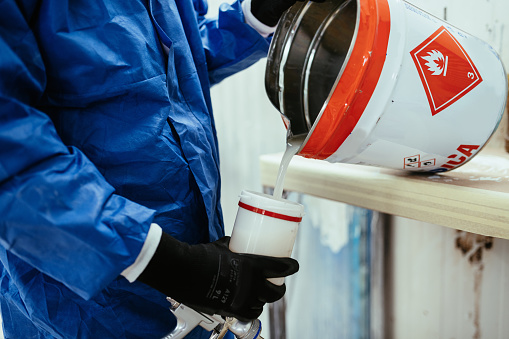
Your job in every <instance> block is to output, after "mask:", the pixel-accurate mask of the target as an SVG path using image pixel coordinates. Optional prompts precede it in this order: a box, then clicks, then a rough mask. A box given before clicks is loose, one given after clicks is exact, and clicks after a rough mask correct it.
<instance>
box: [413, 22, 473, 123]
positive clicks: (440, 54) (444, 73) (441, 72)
mask: <svg viewBox="0 0 509 339" xmlns="http://www.w3.org/2000/svg"><path fill="white" fill-rule="evenodd" d="M410 54H411V55H412V59H413V60H414V63H415V66H416V67H417V71H418V72H419V76H420V77H421V81H422V84H423V85H424V90H425V91H426V96H427V97H428V101H429V105H430V108H431V113H432V114H433V115H435V114H437V113H439V112H441V111H443V110H444V109H446V108H447V107H449V106H450V105H452V104H453V103H455V102H456V101H458V100H459V99H461V98H462V97H463V96H464V95H466V94H467V93H468V92H470V91H471V90H472V89H474V88H475V87H476V86H477V85H479V84H480V83H481V82H482V78H481V75H480V74H479V72H478V71H477V68H476V67H475V65H474V63H473V62H472V60H471V59H470V57H469V56H468V54H467V52H466V51H465V50H464V49H463V47H462V46H461V45H460V43H459V42H458V40H456V39H455V38H454V37H453V35H452V34H451V33H450V32H449V31H448V30H447V29H446V28H445V27H443V26H442V27H440V28H439V29H438V30H437V31H436V32H435V33H433V34H432V35H431V36H430V37H429V38H427V39H426V40H424V41H423V42H422V43H421V44H420V45H419V46H417V47H416V48H415V49H414V50H412V51H411V52H410Z"/></svg>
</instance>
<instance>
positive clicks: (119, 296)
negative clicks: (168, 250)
mask: <svg viewBox="0 0 509 339" xmlns="http://www.w3.org/2000/svg"><path fill="white" fill-rule="evenodd" d="M206 11H207V4H206V2H205V0H72V1H70V0H18V1H14V0H3V1H0V245H1V246H0V261H1V266H2V267H1V273H0V274H1V275H0V289H1V298H0V301H1V313H2V318H3V327H4V332H5V336H6V338H16V339H26V338H54V337H55V338H82V337H90V338H102V339H104V338H160V337H162V336H163V335H165V334H167V333H168V332H169V331H171V330H172V328H173V327H174V326H175V319H174V318H173V316H172V315H171V313H170V311H169V309H168V306H169V305H168V303H167V302H166V300H165V296H163V295H161V294H160V293H159V292H157V291H156V290H154V289H151V288H149V287H148V286H146V285H144V284H142V283H138V282H134V283H129V282H128V281H127V280H126V279H125V278H123V277H119V274H120V273H121V272H122V271H123V270H124V269H125V268H126V267H128V266H129V265H131V264H132V263H133V262H134V261H135V259H136V257H137V256H138V254H139V252H140V249H141V248H142V246H143V243H144V240H145V237H146V234H147V231H148V229H149V226H150V224H151V223H157V224H159V225H160V226H161V227H162V228H163V230H164V231H165V232H168V233H169V234H171V235H172V236H174V237H176V238H178V239H180V240H182V241H186V242H189V243H199V242H208V241H214V240H216V239H218V238H219V237H221V236H223V233H224V232H223V226H222V217H221V210H220V206H219V195H220V193H219V186H220V180H219V157H218V150H217V139H216V134H215V133H216V132H215V128H214V120H213V117H212V108H211V101H210V93H209V89H210V85H211V84H214V83H217V82H219V81H221V80H222V79H224V78H225V77H227V76H229V75H231V74H233V73H235V72H237V71H239V70H242V69H244V68H246V67H248V66H249V65H251V64H253V63H254V62H255V61H257V60H259V59H260V58H261V57H264V56H266V53H267V50H268V41H267V40H266V39H264V38H263V37H262V36H261V35H259V34H258V33H257V32H256V31H255V30H254V29H252V28H251V27H249V26H248V25H247V24H245V23H244V18H243V13H242V9H241V4H240V3H239V2H234V3H233V4H232V5H227V4H224V5H223V6H222V7H221V10H220V13H219V15H218V17H217V18H216V19H214V20H212V19H206V18H205V17H204V15H205V13H206ZM175 273H176V274H178V272H175ZM198 332H200V331H197V332H195V334H194V336H190V337H192V338H203V337H208V336H206V334H204V333H202V334H200V333H198Z"/></svg>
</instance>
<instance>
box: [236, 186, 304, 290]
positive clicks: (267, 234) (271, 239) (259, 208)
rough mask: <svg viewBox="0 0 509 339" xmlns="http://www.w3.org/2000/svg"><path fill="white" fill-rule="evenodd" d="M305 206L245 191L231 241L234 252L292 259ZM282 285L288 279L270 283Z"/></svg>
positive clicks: (278, 279)
mask: <svg viewBox="0 0 509 339" xmlns="http://www.w3.org/2000/svg"><path fill="white" fill-rule="evenodd" d="M303 216H304V206H303V205H301V204H298V203H296V202H292V201H289V200H285V199H275V198H274V197H273V196H271V195H267V194H263V193H256V192H251V191H242V193H241V194H240V199H239V209H238V211H237V217H236V218H235V223H234V226H233V231H232V235H231V239H230V250H232V251H233V252H237V253H250V254H259V255H265V256H271V257H277V258H288V257H290V256H291V254H292V250H293V245H294V244H295V239H296V237H297V231H298V228H299V223H300V222H301V220H302V217H303ZM268 280H269V281H271V282H273V283H274V284H276V285H282V284H283V282H284V278H271V279H268Z"/></svg>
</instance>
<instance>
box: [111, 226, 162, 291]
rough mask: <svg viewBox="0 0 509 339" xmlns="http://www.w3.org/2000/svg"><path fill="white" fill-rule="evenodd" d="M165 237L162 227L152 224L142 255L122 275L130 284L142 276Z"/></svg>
mask: <svg viewBox="0 0 509 339" xmlns="http://www.w3.org/2000/svg"><path fill="white" fill-rule="evenodd" d="M162 235H163V230H162V229H161V226H159V225H158V224H151V225H150V229H149V230H148V234H147V238H146V239H145V242H144V243H143V247H142V248H141V251H140V254H138V257H137V258H136V260H135V261H134V264H132V265H131V266H129V267H128V268H126V269H125V270H124V271H122V273H120V274H121V275H123V276H124V277H125V278H126V279H127V280H129V282H133V281H135V280H136V279H138V277H139V276H140V274H141V272H143V270H145V268H146V267H147V265H148V263H149V262H150V260H151V259H152V257H153V256H154V253H155V252H156V249H157V246H159V242H160V241H161V236H162Z"/></svg>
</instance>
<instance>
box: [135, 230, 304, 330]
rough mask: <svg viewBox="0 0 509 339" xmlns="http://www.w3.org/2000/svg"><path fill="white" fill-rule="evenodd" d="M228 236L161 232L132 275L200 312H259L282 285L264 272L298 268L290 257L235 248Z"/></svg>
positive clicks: (247, 315)
mask: <svg viewBox="0 0 509 339" xmlns="http://www.w3.org/2000/svg"><path fill="white" fill-rule="evenodd" d="M229 241H230V238H229V237H224V238H221V239H220V240H218V241H215V242H212V243H208V244H199V245H188V244H186V243H183V242H180V241H178V240H176V239H175V238H173V237H171V236H170V235H168V234H166V233H163V235H162V238H161V242H160V243H159V246H158V248H157V250H156V252H155V254H154V256H153V257H152V259H151V261H150V263H149V264H148V266H147V267H146V268H145V270H144V271H143V272H142V274H141V275H140V276H139V277H138V279H137V280H138V281H141V282H143V283H145V284H147V285H149V286H151V287H153V288H155V289H157V290H158V291H160V292H161V293H163V294H165V295H167V296H170V297H172V298H174V299H175V300H177V301H179V302H181V303H183V304H185V305H187V306H189V307H191V308H193V309H195V310H197V311H200V312H203V313H207V314H219V315H222V316H233V317H236V318H237V319H239V320H243V321H247V320H251V319H256V318H258V317H259V316H260V314H261V313H262V310H263V306H264V304H265V303H267V302H274V301H276V300H278V299H280V298H281V297H282V296H283V295H284V293H285V291H286V286H285V285H282V286H277V285H274V284H272V283H271V282H269V281H267V278H277V277H286V276H288V275H291V274H293V273H295V272H297V271H298V269H299V264H298V263H297V261H295V260H294V259H291V258H272V257H266V256H257V255H252V254H238V253H234V252H232V251H230V250H229V248H228V244H229Z"/></svg>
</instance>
